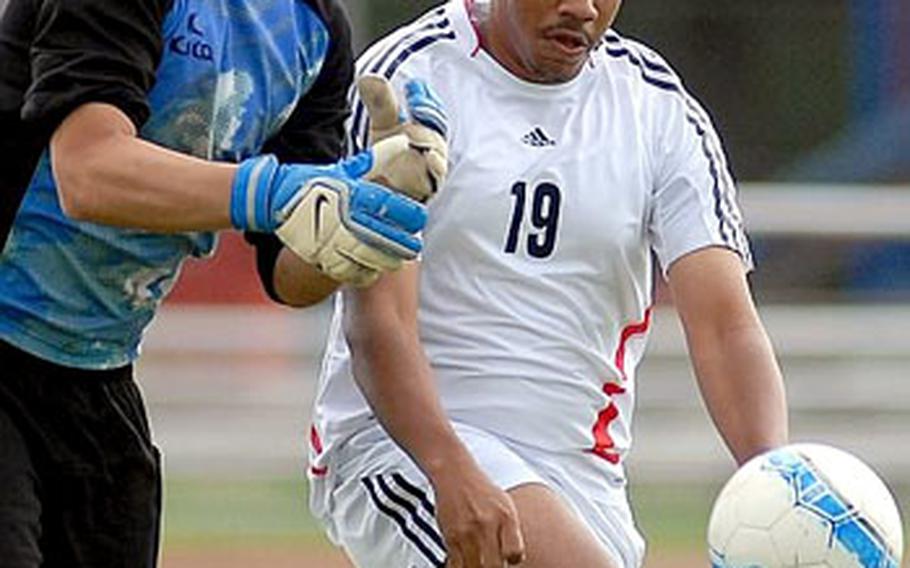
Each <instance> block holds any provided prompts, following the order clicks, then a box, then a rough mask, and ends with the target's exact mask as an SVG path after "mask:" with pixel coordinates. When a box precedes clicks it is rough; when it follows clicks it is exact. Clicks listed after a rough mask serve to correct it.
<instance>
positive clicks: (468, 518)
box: [433, 466, 525, 568]
mask: <svg viewBox="0 0 910 568" xmlns="http://www.w3.org/2000/svg"><path fill="white" fill-rule="evenodd" d="M433 488H434V492H435V494H436V521H437V522H438V523H439V528H440V530H441V531H442V535H443V539H444V540H445V543H446V550H447V552H448V560H447V561H446V568H503V566H506V565H515V564H519V563H521V561H522V560H524V554H525V551H524V541H523V540H522V536H521V530H520V526H519V521H518V512H517V511H516V509H515V504H514V503H513V502H512V498H511V497H509V495H508V494H507V493H506V492H505V491H502V490H501V489H499V488H498V487H496V486H495V485H493V484H492V483H491V482H490V481H489V480H488V479H487V478H486V476H485V475H484V474H483V473H482V472H481V471H480V470H479V469H477V467H476V466H472V467H458V468H453V469H451V470H449V471H448V472H446V473H443V474H441V476H437V478H436V479H434V480H433Z"/></svg>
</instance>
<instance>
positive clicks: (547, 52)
mask: <svg viewBox="0 0 910 568" xmlns="http://www.w3.org/2000/svg"><path fill="white" fill-rule="evenodd" d="M621 3H622V0H493V4H492V11H491V13H490V17H489V20H488V25H487V26H486V30H485V31H486V35H487V38H486V39H487V42H488V44H489V48H490V50H491V51H492V52H493V55H494V56H496V57H497V59H499V61H500V62H501V63H502V64H503V65H505V67H506V68H507V69H509V70H510V71H512V72H513V73H515V74H516V75H518V76H519V77H522V78H523V79H527V80H529V81H534V82H538V83H560V82H564V81H568V80H569V79H571V78H573V77H575V75H577V74H578V72H579V71H581V68H582V66H583V65H584V64H585V61H586V60H587V58H588V53H589V52H590V50H591V49H592V48H593V47H594V46H595V45H596V44H597V42H598V41H600V39H601V37H603V34H604V33H605V32H606V30H607V28H608V27H610V25H611V24H612V23H613V20H614V19H616V14H617V12H619V6H620V4H621Z"/></svg>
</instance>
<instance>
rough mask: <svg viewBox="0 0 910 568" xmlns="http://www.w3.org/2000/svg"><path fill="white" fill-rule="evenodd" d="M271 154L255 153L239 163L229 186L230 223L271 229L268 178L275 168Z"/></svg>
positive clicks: (270, 181)
mask: <svg viewBox="0 0 910 568" xmlns="http://www.w3.org/2000/svg"><path fill="white" fill-rule="evenodd" d="M278 167H279V166H278V160H277V159H276V158H275V156H272V155H270V154H269V155H265V156H257V157H255V158H250V159H248V160H244V161H243V162H241V163H240V167H239V168H238V169H237V173H236V174H235V175H234V182H233V184H232V186H231V224H232V225H234V227H235V228H237V229H240V230H242V231H266V232H270V231H274V230H275V224H276V223H275V220H274V219H273V218H272V207H271V200H272V199H271V198H272V191H271V186H272V181H273V180H274V179H275V173H276V172H277V171H278Z"/></svg>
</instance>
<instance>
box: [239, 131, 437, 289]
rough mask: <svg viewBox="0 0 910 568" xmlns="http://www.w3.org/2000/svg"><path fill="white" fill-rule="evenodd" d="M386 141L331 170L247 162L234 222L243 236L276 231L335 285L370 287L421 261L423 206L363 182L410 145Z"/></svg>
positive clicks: (241, 175)
mask: <svg viewBox="0 0 910 568" xmlns="http://www.w3.org/2000/svg"><path fill="white" fill-rule="evenodd" d="M388 142H389V143H388V144H385V145H384V146H383V147H381V148H380V147H377V148H374V149H372V150H368V151H366V152H363V153H361V154H358V155H357V156H354V157H353V158H350V159H347V160H342V161H340V162H338V163H336V164H333V165H331V166H314V165H302V164H287V165H282V164H279V163H278V161H277V160H276V159H275V157H274V156H260V157H256V158H251V159H249V160H246V161H244V162H242V163H241V164H240V167H239V169H238V171H237V174H236V175H235V178H234V183H233V187H232V197H231V222H232V223H233V225H234V226H235V227H237V228H238V229H242V230H251V231H274V232H275V233H276V234H277V235H278V237H279V238H280V239H281V241H282V242H283V243H284V245H285V246H287V247H288V248H289V249H291V250H292V251H294V253H296V254H297V255H298V256H299V257H301V258H302V259H303V260H304V261H306V262H308V263H310V264H312V265H314V266H315V267H316V268H317V269H319V270H320V271H322V272H324V273H325V274H326V275H328V276H329V277H331V278H333V279H335V280H338V281H341V282H346V283H351V284H353V285H355V286H365V285H367V284H370V283H372V282H373V281H374V280H375V279H376V278H377V277H378V276H379V274H380V272H384V271H388V270H395V269H397V268H398V267H399V266H400V265H401V263H402V261H404V260H410V259H413V258H415V257H416V256H417V254H418V253H419V252H420V250H421V242H420V240H419V239H418V238H417V237H416V236H415V234H416V233H417V232H419V231H420V230H421V229H422V228H423V226H424V225H425V224H426V209H425V208H424V207H423V206H422V205H420V204H419V203H417V202H415V201H413V200H411V199H408V198H407V197H405V196H403V195H399V194H397V193H395V192H393V191H391V190H389V189H387V188H385V187H382V186H380V185H378V184H375V183H370V182H367V181H365V180H363V179H362V178H363V177H364V176H365V175H366V174H368V173H369V172H370V171H371V170H372V169H373V168H374V167H375V166H376V165H377V163H378V164H382V163H383V162H382V160H383V158H382V156H383V155H384V153H387V152H391V153H392V154H394V153H396V152H400V150H401V145H402V144H406V143H405V142H402V141H401V140H398V141H395V140H389V141H388ZM396 148H397V149H396ZM377 156H379V157H380V159H378V160H377Z"/></svg>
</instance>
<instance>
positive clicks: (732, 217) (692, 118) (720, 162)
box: [603, 32, 751, 262]
mask: <svg viewBox="0 0 910 568" xmlns="http://www.w3.org/2000/svg"><path fill="white" fill-rule="evenodd" d="M604 43H605V45H604V46H603V48H604V51H605V53H606V54H607V55H609V56H610V57H613V58H615V59H625V60H627V61H628V62H629V63H630V64H632V65H633V66H635V67H636V68H637V69H638V70H639V73H640V76H641V78H642V80H643V81H644V82H645V83H647V84H649V85H651V86H653V87H656V88H658V89H661V90H664V91H668V92H672V93H675V94H677V95H679V96H681V97H682V98H683V101H684V102H685V104H686V109H687V111H686V120H687V121H688V122H689V123H690V124H691V125H692V126H693V128H694V129H695V131H696V133H697V134H698V136H699V138H701V140H702V151H703V153H704V155H705V158H706V159H707V160H708V168H709V173H710V175H711V178H712V180H713V184H714V185H713V188H712V194H713V197H714V202H715V207H714V213H715V215H716V216H717V218H718V230H719V233H720V236H721V238H722V239H723V241H724V243H725V244H726V245H727V246H729V247H731V248H733V249H734V250H736V251H739V252H740V254H742V255H743V258H744V260H746V261H747V262H751V252H750V251H749V246H748V243H747V240H746V236H745V232H744V231H743V229H742V217H741V215H739V213H738V210H737V207H736V206H735V204H734V203H733V198H732V192H733V190H734V183H733V180H732V179H731V178H730V176H729V172H728V169H727V164H726V159H725V156H724V153H723V150H722V148H721V145H720V141H719V139H718V138H717V136H716V135H715V134H713V128H712V127H711V122H710V119H709V118H708V117H707V113H706V112H705V111H704V109H702V108H701V106H700V105H698V103H697V102H695V101H694V99H692V97H691V95H689V93H688V92H687V91H686V90H685V89H684V88H683V87H682V84H681V81H680V80H679V77H678V76H677V75H676V74H675V73H674V72H673V70H672V69H670V68H669V67H668V66H667V65H665V64H663V63H662V62H657V61H654V60H652V59H649V58H648V57H647V56H646V55H645V54H644V53H642V52H641V51H638V50H633V49H630V48H629V46H628V43H627V42H624V41H623V40H622V38H620V37H619V36H618V35H616V34H615V32H610V33H608V35H607V36H605V38H604Z"/></svg>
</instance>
